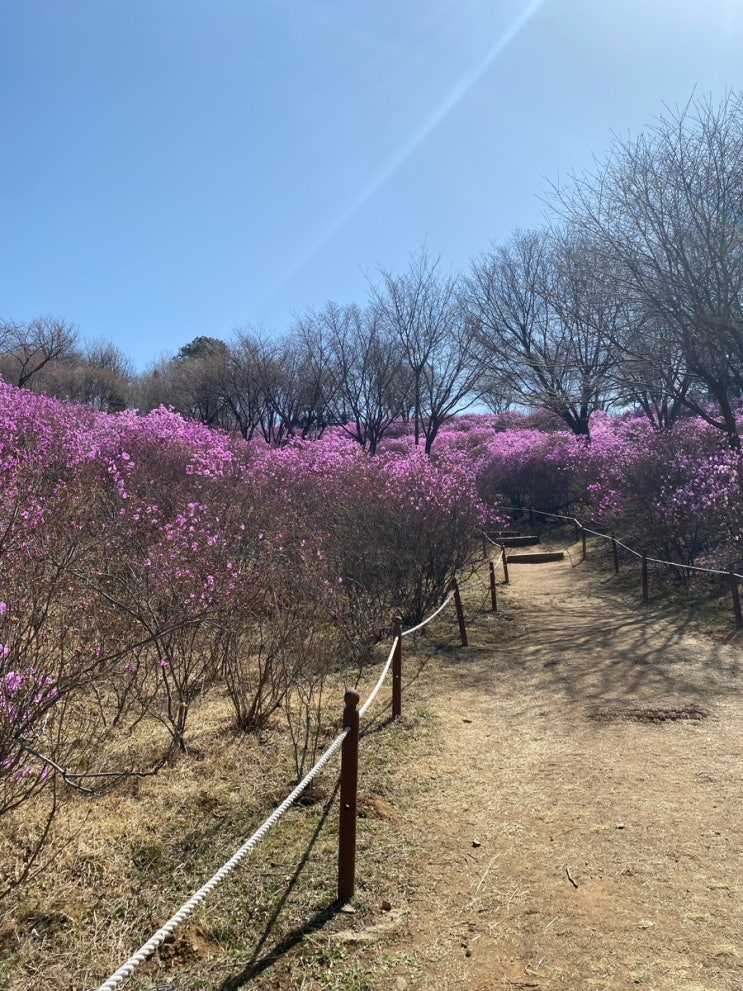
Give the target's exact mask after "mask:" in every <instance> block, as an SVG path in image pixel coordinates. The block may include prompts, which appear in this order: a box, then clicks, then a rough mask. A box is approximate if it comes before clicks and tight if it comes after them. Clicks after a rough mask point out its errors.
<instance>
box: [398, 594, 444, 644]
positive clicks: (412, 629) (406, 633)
mask: <svg viewBox="0 0 743 991" xmlns="http://www.w3.org/2000/svg"><path fill="white" fill-rule="evenodd" d="M453 598H454V593H453V592H452V593H451V594H450V595H449V596H448V597H447V598H446V599H444V601H443V602H442V603H441V605H440V606H439V608H438V609H437V610H436V612H434V613H431V615H430V616H429V617H428V619H424V620H423V621H422V622H421V623H418V625H417V626H411V627H410V629H409V630H403V631H402V635H403V636H404V637H409V636H410V634H411V633H417V632H418V630H422V629H423V627H424V626H428V624H429V623H430V622H431V620H432V619H436V617H437V616H438V614H439V613H440V612H441V610H442V609H445V608H446V607H447V606H448V605H449V603H450V602H451V600H452V599H453Z"/></svg>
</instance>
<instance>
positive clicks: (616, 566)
mask: <svg viewBox="0 0 743 991" xmlns="http://www.w3.org/2000/svg"><path fill="white" fill-rule="evenodd" d="M611 552H612V554H613V555H614V574H615V575H618V574H619V548H618V547H617V538H616V537H615V536H614V534H612V535H611Z"/></svg>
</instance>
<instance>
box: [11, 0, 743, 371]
mask: <svg viewBox="0 0 743 991" xmlns="http://www.w3.org/2000/svg"><path fill="white" fill-rule="evenodd" d="M694 88H696V92H697V93H698V94H700V95H702V96H711V97H712V98H713V100H715V102H717V100H719V99H722V97H723V96H724V94H725V92H726V90H727V89H733V90H738V89H743V2H741V0H528V2H527V0H446V2H444V0H394V2H393V0H343V2H340V0H0V148H1V149H2V150H1V152H0V224H1V226H0V319H6V320H18V321H25V320H30V319H31V318H33V317H34V316H38V315H42V314H50V315H55V316H60V317H64V318H65V319H67V320H69V321H71V322H72V323H74V324H75V325H76V326H77V327H78V329H79V331H80V333H81V335H83V336H84V337H89V338H99V337H102V338H105V339H108V340H112V341H113V342H114V343H115V344H117V345H118V346H119V347H120V348H121V349H122V350H123V351H124V352H125V353H126V354H127V355H128V356H129V357H130V358H131V359H132V360H133V362H134V363H135V366H136V367H137V368H138V369H144V368H146V367H147V365H148V364H149V363H150V362H152V361H154V360H156V359H158V358H160V357H161V356H163V355H168V354H173V353H175V352H176V351H177V350H178V348H179V347H181V345H183V344H185V343H187V342H188V341H190V340H192V339H193V338H194V337H196V336H198V335H201V334H205V335H209V336H214V337H221V338H223V339H225V340H229V339H230V338H231V336H232V334H233V332H234V331H235V329H237V328H246V327H255V328H260V329H262V330H263V331H264V332H276V333H279V334H280V333H283V332H286V331H289V330H290V329H291V325H292V317H293V314H297V313H301V312H302V311H304V310H305V309H307V308H309V307H317V306H321V305H322V304H323V303H324V302H325V301H326V300H328V299H333V300H335V301H337V302H339V303H349V302H363V301H364V299H365V298H366V295H367V290H368V280H370V279H371V280H374V278H375V274H376V273H378V271H379V268H380V267H383V268H386V269H389V270H392V271H401V270H402V269H403V268H404V267H405V266H406V264H407V260H408V256H409V255H410V253H411V252H413V251H415V250H417V249H418V248H420V247H421V245H422V244H424V243H425V244H426V246H427V248H428V250H429V251H430V252H431V253H432V254H440V255H441V258H442V264H443V265H444V266H445V267H446V268H447V269H448V268H452V269H454V270H457V269H462V268H466V267H467V265H468V264H469V261H470V259H472V258H473V257H474V256H475V255H477V254H478V253H479V252H480V251H482V250H484V249H486V248H487V247H488V246H489V244H490V243H491V242H493V241H495V242H500V241H504V240H506V239H507V238H508V236H509V234H510V233H511V232H512V231H513V230H514V229H515V228H517V227H528V226H530V225H534V224H538V223H540V220H541V215H542V210H543V205H542V199H541V197H543V195H544V194H545V193H546V191H547V189H548V187H549V182H550V181H555V180H557V179H559V178H563V179H564V178H565V177H566V176H568V175H569V173H570V172H571V171H580V170H582V169H584V168H590V166H591V161H592V156H593V155H596V156H598V157H599V158H600V157H601V156H602V155H603V153H604V152H605V151H606V150H607V149H608V148H609V147H610V146H611V144H612V141H613V137H612V135H613V134H621V135H627V134H637V133H638V132H640V131H641V130H643V129H644V128H646V127H647V126H648V125H650V124H652V121H653V118H654V117H657V116H658V115H659V114H662V113H663V112H664V110H663V107H664V104H666V105H670V106H676V105H678V104H683V103H685V102H686V100H687V99H688V98H689V96H690V95H691V93H692V91H693V90H694Z"/></svg>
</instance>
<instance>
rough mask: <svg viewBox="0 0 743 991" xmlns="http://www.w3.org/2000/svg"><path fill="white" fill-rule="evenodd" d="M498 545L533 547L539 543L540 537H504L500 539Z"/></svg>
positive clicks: (521, 535)
mask: <svg viewBox="0 0 743 991" xmlns="http://www.w3.org/2000/svg"><path fill="white" fill-rule="evenodd" d="M498 543H499V544H503V546H504V547H533V546H534V545H535V544H538V543H539V537H535V536H529V535H528V534H522V533H519V534H513V535H510V536H505V535H504V536H502V537H499V538H498Z"/></svg>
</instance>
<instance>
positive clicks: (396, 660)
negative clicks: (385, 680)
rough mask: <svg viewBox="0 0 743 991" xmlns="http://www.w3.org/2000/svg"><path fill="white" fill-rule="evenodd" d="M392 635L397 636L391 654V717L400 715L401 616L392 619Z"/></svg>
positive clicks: (397, 717)
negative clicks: (393, 650)
mask: <svg viewBox="0 0 743 991" xmlns="http://www.w3.org/2000/svg"><path fill="white" fill-rule="evenodd" d="M392 635H393V636H394V637H396V638H397V643H396V644H395V652H394V654H393V655H392V718H393V719H399V718H400V716H401V715H402V616H395V618H394V619H393V620H392Z"/></svg>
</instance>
